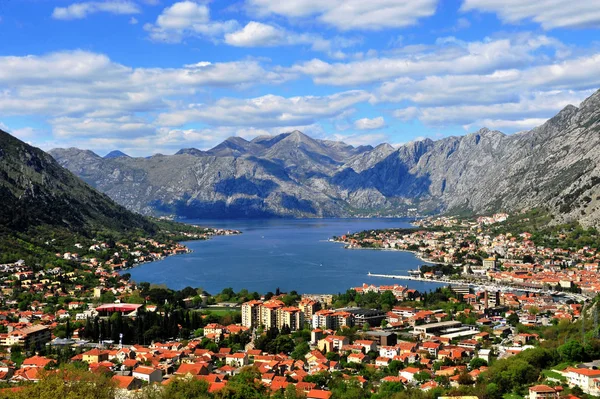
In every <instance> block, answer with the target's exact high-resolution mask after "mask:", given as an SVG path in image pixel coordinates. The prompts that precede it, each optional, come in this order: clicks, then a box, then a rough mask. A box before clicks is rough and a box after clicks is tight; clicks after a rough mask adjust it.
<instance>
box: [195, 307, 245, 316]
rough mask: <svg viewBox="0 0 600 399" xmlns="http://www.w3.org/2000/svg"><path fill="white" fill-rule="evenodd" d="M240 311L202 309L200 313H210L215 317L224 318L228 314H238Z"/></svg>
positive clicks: (234, 309) (231, 309) (233, 309)
mask: <svg viewBox="0 0 600 399" xmlns="http://www.w3.org/2000/svg"><path fill="white" fill-rule="evenodd" d="M240 312H241V310H240V309H236V308H206V309H202V313H212V314H214V315H216V316H225V315H226V314H229V313H240Z"/></svg>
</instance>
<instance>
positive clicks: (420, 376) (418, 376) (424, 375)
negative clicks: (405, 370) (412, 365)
mask: <svg viewBox="0 0 600 399" xmlns="http://www.w3.org/2000/svg"><path fill="white" fill-rule="evenodd" d="M413 378H414V379H415V380H417V381H418V382H425V381H429V380H430V379H431V374H429V373H428V372H427V371H419V372H418V373H415V375H414V377H413Z"/></svg>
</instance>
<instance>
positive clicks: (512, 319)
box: [506, 312, 519, 327]
mask: <svg viewBox="0 0 600 399" xmlns="http://www.w3.org/2000/svg"><path fill="white" fill-rule="evenodd" d="M506 322H507V323H508V324H510V325H511V326H513V327H516V325H517V324H519V315H518V314H516V313H514V312H513V313H511V314H510V315H508V317H507V318H506Z"/></svg>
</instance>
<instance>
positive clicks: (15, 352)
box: [10, 345, 25, 367]
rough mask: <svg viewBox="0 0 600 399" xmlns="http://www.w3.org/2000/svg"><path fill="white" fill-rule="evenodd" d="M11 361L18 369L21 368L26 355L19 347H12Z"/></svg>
mask: <svg viewBox="0 0 600 399" xmlns="http://www.w3.org/2000/svg"><path fill="white" fill-rule="evenodd" d="M10 360H11V361H12V362H13V363H15V365H16V366H17V367H21V364H22V363H23V361H24V360H25V355H23V352H22V350H21V347H20V346H19V345H13V346H11V347H10Z"/></svg>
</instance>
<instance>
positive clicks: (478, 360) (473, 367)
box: [469, 357, 488, 370]
mask: <svg viewBox="0 0 600 399" xmlns="http://www.w3.org/2000/svg"><path fill="white" fill-rule="evenodd" d="M487 365H488V363H487V362H486V361H485V360H483V359H482V358H480V357H476V358H474V359H473V360H471V362H470V363H469V368H470V369H471V370H476V369H478V368H479V367H481V366H487Z"/></svg>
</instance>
